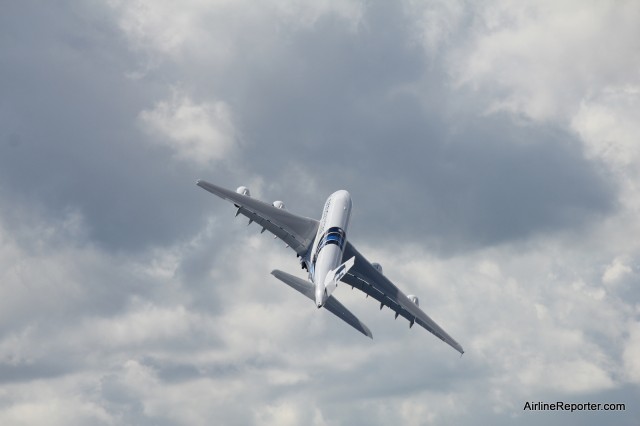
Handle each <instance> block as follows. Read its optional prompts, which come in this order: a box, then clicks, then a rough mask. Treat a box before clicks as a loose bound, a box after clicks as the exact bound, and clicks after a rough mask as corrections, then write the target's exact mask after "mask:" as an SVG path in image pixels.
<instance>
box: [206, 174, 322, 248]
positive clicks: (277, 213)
mask: <svg viewBox="0 0 640 426" xmlns="http://www.w3.org/2000/svg"><path fill="white" fill-rule="evenodd" d="M196 185H198V186H199V187H200V188H203V189H206V190H207V191H209V192H211V193H212V194H214V195H217V196H218V197H220V198H222V199H224V200H227V201H229V202H231V203H233V204H234V205H235V206H236V207H237V208H238V212H237V213H236V216H237V215H238V214H242V215H244V216H246V217H248V218H249V223H251V222H256V223H257V224H258V225H261V226H262V228H263V230H262V232H264V230H265V229H266V230H268V231H269V232H271V233H272V234H273V235H275V236H277V237H278V238H280V239H281V240H282V241H284V242H285V243H287V245H288V246H289V247H291V248H292V249H293V250H294V251H295V252H296V253H297V254H298V255H300V256H302V255H304V254H305V253H306V252H307V250H308V248H309V246H310V245H311V244H312V243H313V239H314V238H315V236H316V233H317V232H318V221H317V220H314V219H310V218H308V217H303V216H298V215H295V214H293V213H290V212H288V211H287V210H284V209H279V208H276V207H274V206H272V205H271V204H267V203H265V202H263V201H260V200H256V199H255V198H251V197H249V196H247V195H242V194H238V193H237V192H235V191H230V190H228V189H225V188H222V187H220V186H218V185H214V184H212V183H209V182H206V181H204V180H198V181H197V182H196Z"/></svg>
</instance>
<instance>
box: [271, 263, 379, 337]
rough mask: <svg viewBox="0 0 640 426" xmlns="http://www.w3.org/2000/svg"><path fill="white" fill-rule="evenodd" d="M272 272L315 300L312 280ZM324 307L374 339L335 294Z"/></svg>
mask: <svg viewBox="0 0 640 426" xmlns="http://www.w3.org/2000/svg"><path fill="white" fill-rule="evenodd" d="M271 274H272V275H273V276H274V277H276V278H277V279H279V280H280V281H282V282H283V283H285V284H286V285H288V286H289V287H291V288H293V289H294V290H297V291H299V292H300V293H302V294H304V295H305V296H307V297H308V298H309V299H311V300H313V301H315V295H314V292H315V290H314V285H313V284H311V283H310V282H308V281H305V280H303V279H301V278H298V277H295V276H293V275H291V274H287V273H286V272H282V271H279V270H277V269H275V270H273V271H271ZM324 308H325V309H326V310H328V311H329V312H331V313H332V314H334V315H335V316H337V317H338V318H340V319H341V320H343V321H344V322H346V323H347V324H349V325H350V326H351V327H353V328H355V329H356V330H358V331H359V332H360V333H362V334H364V335H365V336H367V337H369V338H372V339H373V336H372V334H371V331H370V330H369V328H368V327H367V326H366V325H364V324H363V323H362V322H361V321H360V320H359V319H358V318H356V316H355V315H353V314H352V313H351V312H350V311H349V310H348V309H347V308H345V307H344V306H343V305H342V304H341V303H340V302H338V301H337V300H336V299H335V297H333V296H331V297H329V298H328V299H327V300H326V302H325V304H324Z"/></svg>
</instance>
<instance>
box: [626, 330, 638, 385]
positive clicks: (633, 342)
mask: <svg viewBox="0 0 640 426" xmlns="http://www.w3.org/2000/svg"><path fill="white" fill-rule="evenodd" d="M623 359H624V367H625V372H626V375H627V377H628V379H629V381H631V382H632V383H636V384H640V323H638V322H631V323H630V324H629V339H628V341H627V343H626V345H625V349H624V353H623Z"/></svg>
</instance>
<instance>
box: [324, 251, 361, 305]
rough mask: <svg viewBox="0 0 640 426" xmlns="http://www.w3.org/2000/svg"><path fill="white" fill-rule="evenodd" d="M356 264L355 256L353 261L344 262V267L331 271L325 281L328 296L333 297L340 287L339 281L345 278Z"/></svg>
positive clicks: (352, 258)
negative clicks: (334, 291)
mask: <svg viewBox="0 0 640 426" xmlns="http://www.w3.org/2000/svg"><path fill="white" fill-rule="evenodd" d="M355 263H356V258H355V256H353V257H351V259H349V260H347V261H346V262H344V263H343V264H342V265H340V266H338V267H337V268H336V269H333V270H331V271H329V273H328V274H327V276H326V277H325V279H324V288H325V291H326V292H327V296H331V293H333V290H335V289H336V287H337V286H338V281H340V280H341V279H342V277H344V276H345V275H346V274H347V272H349V270H350V269H351V268H352V267H353V265H354V264H355Z"/></svg>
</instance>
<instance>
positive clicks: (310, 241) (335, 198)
mask: <svg viewBox="0 0 640 426" xmlns="http://www.w3.org/2000/svg"><path fill="white" fill-rule="evenodd" d="M196 185H198V186H199V187H201V188H203V189H205V190H207V191H209V192H211V193H212V194H214V195H217V196H218V197H220V198H222V199H224V200H227V201H229V202H231V203H233V204H234V206H235V207H236V208H237V211H236V217H237V216H238V215H239V214H242V215H244V216H246V217H247V218H249V225H250V224H251V223H253V222H255V223H257V224H258V225H260V226H262V230H261V231H260V233H263V232H264V231H269V232H271V233H272V234H273V235H274V238H280V239H281V240H282V241H284V242H285V243H286V244H287V247H290V248H291V249H292V250H293V251H295V252H296V255H297V257H298V258H299V260H300V265H301V267H302V269H305V270H307V272H308V273H309V281H305V280H303V279H301V278H298V277H296V276H293V275H291V274H288V273H286V272H283V271H280V270H277V269H274V270H273V271H271V274H272V275H273V276H275V277H276V278H277V279H279V280H280V281H282V282H283V283H285V284H287V285H288V286H290V287H291V288H293V289H294V290H297V291H298V292H300V293H302V294H303V295H305V296H306V297H308V298H309V299H311V300H312V301H314V302H315V304H316V306H317V307H318V309H320V308H323V307H324V308H325V309H327V310H328V311H329V312H331V313H333V314H334V315H336V316H337V317H339V318H340V319H342V320H343V321H345V322H346V323H348V324H349V325H351V326H352V327H353V328H355V329H356V330H358V331H359V332H361V333H362V334H364V335H366V336H368V337H369V338H373V335H372V334H371V331H370V330H369V328H368V327H367V326H366V325H365V324H363V323H362V322H361V321H360V320H359V319H358V318H356V316H355V315H353V314H352V313H351V312H350V311H349V310H348V309H347V308H345V307H344V306H343V305H342V304H341V303H340V302H338V300H337V299H336V298H335V297H334V296H333V292H334V290H335V289H336V287H337V286H338V283H340V282H342V283H345V284H347V285H349V286H351V288H352V289H353V288H357V289H359V290H361V291H362V292H364V293H365V294H366V297H369V296H371V297H372V298H374V299H376V300H377V301H378V302H380V309H382V308H383V307H384V306H387V307H389V308H390V309H391V310H393V311H394V312H395V319H397V318H398V316H402V317H404V318H406V319H407V320H408V321H409V328H411V327H413V324H414V323H416V324H418V325H420V326H422V327H423V328H425V329H426V330H428V331H429V332H431V333H432V334H433V335H435V336H436V337H438V338H439V339H440V340H442V341H443V342H445V343H446V344H448V345H449V346H451V347H452V348H454V349H455V350H456V351H458V352H460V355H462V354H463V353H464V350H463V349H462V346H460V344H459V343H458V342H456V341H455V340H454V339H453V338H452V337H451V336H449V335H448V334H447V332H445V331H444V330H443V329H442V328H441V327H440V326H439V325H438V324H436V322H435V321H433V320H432V319H431V318H429V316H428V315H427V314H426V313H424V312H423V311H422V310H421V309H420V306H419V300H418V298H417V297H416V296H413V295H408V296H407V295H405V294H404V293H403V292H402V291H400V290H399V289H398V288H397V287H396V286H395V285H394V284H393V283H392V282H391V281H390V280H389V279H388V278H387V277H386V276H385V275H384V274H383V271H382V266H381V265H380V264H378V263H369V261H368V260H367V259H366V258H365V257H364V256H363V255H361V254H360V252H358V250H356V248H355V247H354V246H353V245H352V244H351V242H349V241H347V234H346V231H347V228H348V227H349V220H350V217H351V206H352V203H351V195H350V194H349V192H347V191H345V190H339V191H336V192H334V193H333V194H331V196H329V198H328V199H327V201H326V203H325V204H324V208H323V210H322V217H321V219H320V221H319V222H318V221H317V220H315V219H310V218H307V217H303V216H298V215H296V214H293V213H290V212H289V211H288V210H286V209H285V205H284V203H283V202H282V201H275V202H273V203H272V204H268V203H265V202H262V201H260V200H256V199H254V198H252V197H251V192H250V191H249V189H248V188H247V187H245V186H240V187H239V188H238V189H237V190H236V191H232V190H229V189H225V188H222V187H220V186H217V185H214V184H212V183H209V182H206V181H204V180H198V181H196Z"/></svg>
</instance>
